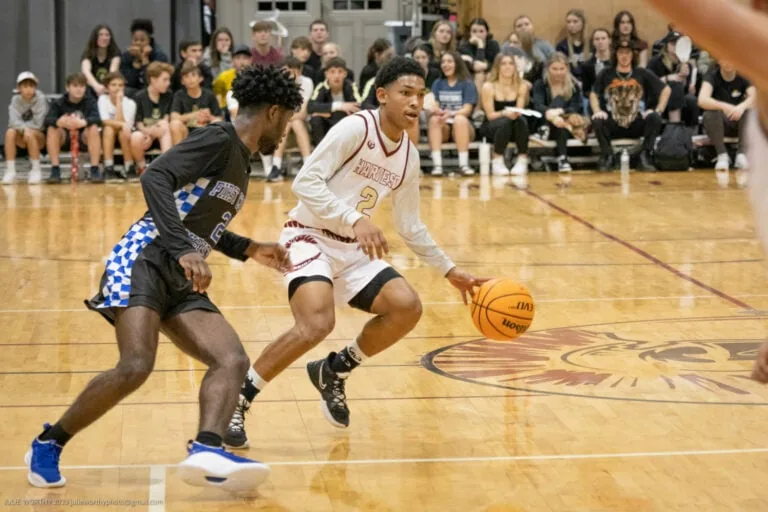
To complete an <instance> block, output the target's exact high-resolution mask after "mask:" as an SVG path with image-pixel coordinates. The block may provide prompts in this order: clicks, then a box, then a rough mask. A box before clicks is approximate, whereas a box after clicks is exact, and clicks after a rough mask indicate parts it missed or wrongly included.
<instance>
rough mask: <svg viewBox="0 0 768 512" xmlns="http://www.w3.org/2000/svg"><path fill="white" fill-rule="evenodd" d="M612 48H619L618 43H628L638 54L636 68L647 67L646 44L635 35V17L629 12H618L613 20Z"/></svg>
mask: <svg viewBox="0 0 768 512" xmlns="http://www.w3.org/2000/svg"><path fill="white" fill-rule="evenodd" d="M611 39H612V40H613V48H614V49H616V48H618V47H619V43H620V42H630V43H632V47H633V48H635V50H636V51H637V52H638V54H639V55H638V57H637V66H638V67H641V68H644V67H645V66H647V65H648V43H647V42H646V41H644V40H642V39H640V37H639V36H638V35H637V25H635V17H634V16H632V13H631V12H629V11H620V12H619V13H618V14H617V15H616V17H615V18H613V34H611Z"/></svg>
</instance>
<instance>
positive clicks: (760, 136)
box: [241, 0, 768, 393]
mask: <svg viewBox="0 0 768 512" xmlns="http://www.w3.org/2000/svg"><path fill="white" fill-rule="evenodd" d="M649 2H650V3H651V4H652V5H653V6H654V7H656V8H657V9H658V10H659V11H660V12H661V13H662V14H664V15H665V16H667V17H668V18H669V19H671V20H672V21H673V22H674V23H675V27H676V28H678V29H679V30H682V31H684V32H685V33H686V34H688V35H689V36H690V37H691V39H693V40H695V41H696V42H697V43H698V44H700V45H701V47H702V48H707V49H708V50H709V51H710V53H711V54H712V55H713V56H715V57H716V58H717V59H721V60H727V61H729V62H730V63H732V64H733V66H734V67H735V68H736V69H737V70H738V72H739V73H740V74H742V75H744V76H745V77H746V78H748V79H749V80H750V82H751V83H752V84H754V86H755V88H756V90H757V95H756V97H755V106H756V109H755V110H756V112H751V113H749V114H746V115H748V116H749V117H748V119H747V121H746V128H745V134H746V139H747V144H746V148H747V161H748V162H751V163H752V164H753V168H752V169H750V175H749V177H748V184H749V197H750V200H751V202H752V207H753V209H754V214H755V224H756V226H755V227H756V229H757V233H758V235H759V236H760V239H761V240H762V242H763V248H764V250H766V251H768V168H766V167H765V162H766V161H768V67H766V66H765V55H766V53H768V16H766V15H765V14H768V1H766V0H752V7H753V8H755V9H758V10H761V11H762V12H763V14H761V13H756V12H755V10H754V9H750V8H749V6H746V5H743V4H741V3H738V2H735V1H732V0H728V1H724V0H649ZM723 34H728V37H723ZM752 378H753V379H754V380H756V381H757V382H761V383H763V384H768V342H765V343H763V345H762V347H760V351H759V352H758V355H757V359H756V361H755V364H754V367H753V369H752ZM241 393H242V391H241Z"/></svg>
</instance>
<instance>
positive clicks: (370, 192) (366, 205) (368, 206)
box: [356, 187, 379, 217]
mask: <svg viewBox="0 0 768 512" xmlns="http://www.w3.org/2000/svg"><path fill="white" fill-rule="evenodd" d="M378 200H379V193H378V192H377V191H376V189H375V188H373V187H365V188H364V189H363V191H362V192H360V202H359V203H357V208H356V210H357V211H358V212H360V213H362V214H363V215H365V216H366V217H370V216H371V215H370V211H371V210H372V209H373V207H374V206H376V201H378Z"/></svg>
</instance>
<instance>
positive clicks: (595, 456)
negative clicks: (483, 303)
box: [0, 448, 768, 492]
mask: <svg viewBox="0 0 768 512" xmlns="http://www.w3.org/2000/svg"><path fill="white" fill-rule="evenodd" d="M754 453H768V448H742V449H729V450H687V451H670V452H625V453H621V452H620V453H564V454H552V455H506V456H496V457H435V458H412V459H353V460H295V461H278V462H268V461H267V462H266V463H267V464H268V465H270V466H272V467H279V466H353V465H383V464H438V463H439V464H461V463H469V462H545V461H569V460H601V459H630V458H653V457H696V456H706V455H750V454H754ZM177 466H178V464H114V465H89V466H62V467H61V469H62V470H66V469H83V470H86V469H143V468H149V469H150V473H151V471H152V469H153V468H154V469H156V470H158V468H163V469H166V468H175V467H177ZM27 470H28V468H27V467H26V466H0V471H27ZM164 476H165V475H163V478H164ZM150 478H151V477H150ZM163 492H164V491H163Z"/></svg>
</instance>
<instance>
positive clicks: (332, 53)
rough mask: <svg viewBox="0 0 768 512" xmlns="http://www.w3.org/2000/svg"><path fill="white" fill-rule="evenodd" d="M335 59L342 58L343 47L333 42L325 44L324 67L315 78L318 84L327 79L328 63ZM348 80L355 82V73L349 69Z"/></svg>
mask: <svg viewBox="0 0 768 512" xmlns="http://www.w3.org/2000/svg"><path fill="white" fill-rule="evenodd" d="M335 58H342V56H341V46H339V45H338V44H336V43H332V42H328V43H325V45H324V46H323V66H322V68H319V69H320V71H319V72H318V73H317V75H316V76H315V80H314V82H315V83H316V84H320V83H322V82H324V81H325V79H326V76H325V67H326V66H327V65H328V62H329V61H330V60H331V59H335ZM347 80H349V81H350V82H354V81H355V72H354V71H352V70H351V69H349V68H347Z"/></svg>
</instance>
